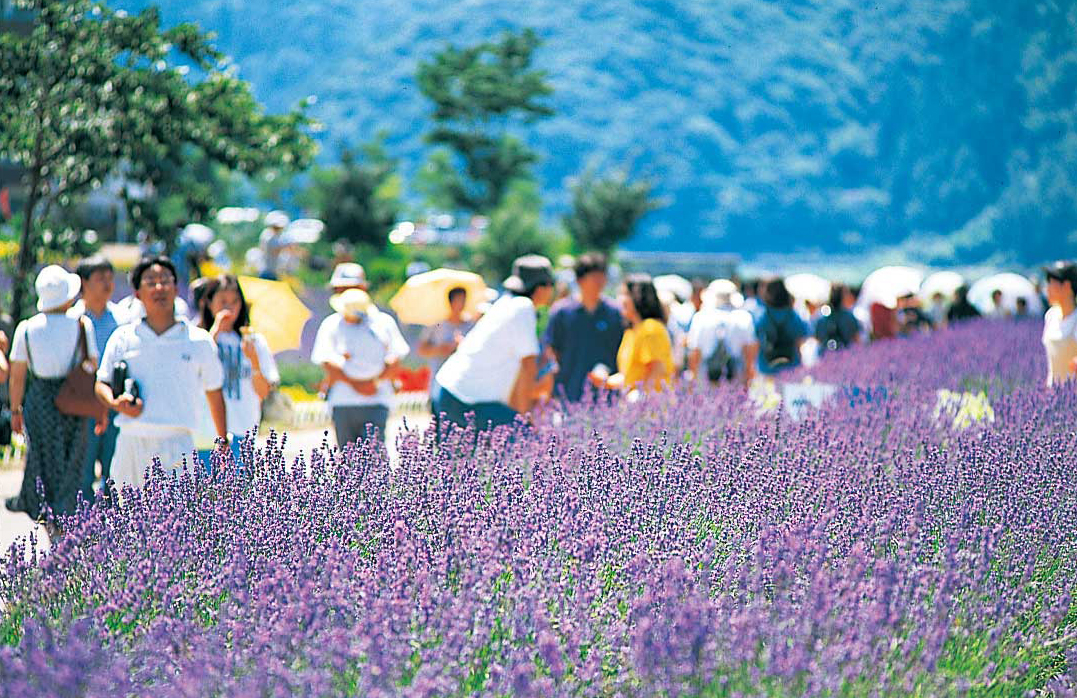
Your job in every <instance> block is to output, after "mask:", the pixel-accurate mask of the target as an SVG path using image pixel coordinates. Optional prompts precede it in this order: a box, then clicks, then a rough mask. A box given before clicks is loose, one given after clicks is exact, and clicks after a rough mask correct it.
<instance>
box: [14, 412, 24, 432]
mask: <svg viewBox="0 0 1077 698" xmlns="http://www.w3.org/2000/svg"><path fill="white" fill-rule="evenodd" d="M22 428H23V427H22V412H12V413H11V431H13V432H15V433H16V434H21V433H22Z"/></svg>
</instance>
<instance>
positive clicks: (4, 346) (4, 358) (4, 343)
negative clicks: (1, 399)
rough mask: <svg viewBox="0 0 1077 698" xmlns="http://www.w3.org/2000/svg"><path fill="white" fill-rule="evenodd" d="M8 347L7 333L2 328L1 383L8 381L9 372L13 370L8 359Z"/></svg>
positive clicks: (0, 343) (0, 331)
mask: <svg viewBox="0 0 1077 698" xmlns="http://www.w3.org/2000/svg"><path fill="white" fill-rule="evenodd" d="M7 348H8V345H7V335H6V334H4V332H3V330H0V383H5V382H7V376H8V372H9V371H10V370H11V365H10V364H8V361H7Z"/></svg>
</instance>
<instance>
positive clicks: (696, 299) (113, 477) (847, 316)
mask: <svg viewBox="0 0 1077 698" xmlns="http://www.w3.org/2000/svg"><path fill="white" fill-rule="evenodd" d="M275 222H276V223H280V222H281V221H275ZM271 237H272V236H271ZM269 242H270V243H272V241H271V240H270V241H269ZM270 247H272V244H270ZM272 258H273V256H272V254H267V255H266V260H267V261H269V264H270V266H269V267H267V268H266V269H264V270H263V271H264V274H263V276H271V275H272V274H273V269H272V268H271V267H272V262H271V260H272ZM420 271H422V270H420ZM442 271H446V272H448V271H450V270H442ZM427 273H429V274H434V275H436V273H437V271H436V270H435V271H430V272H427ZM460 274H466V273H463V272H461V273H460ZM114 276H115V272H114V270H113V268H112V265H111V264H110V263H109V262H108V261H106V260H104V259H102V258H90V259H86V260H83V261H82V262H81V263H80V264H79V265H78V267H77V270H76V271H75V272H74V273H71V272H68V271H67V270H65V269H64V268H62V267H60V266H57V265H50V266H47V267H45V268H44V269H42V270H41V272H40V273H39V274H38V276H37V279H36V282H35V287H36V291H37V298H38V301H37V309H38V311H39V312H38V314H36V315H34V316H33V317H31V318H29V319H27V320H25V321H23V322H21V323H19V325H18V326H17V327H16V328H15V329H14V332H13V335H12V338H11V345H10V356H9V359H8V357H7V356H6V355H7V354H8V351H7V350H8V348H9V347H8V337H7V335H6V334H5V333H4V332H2V331H0V349H2V350H3V351H0V383H3V384H5V385H6V387H7V390H8V395H7V400H8V402H9V404H10V421H11V427H12V430H13V431H15V432H18V433H23V434H25V436H26V438H27V443H28V448H27V456H26V471H25V476H24V481H23V485H22V489H21V491H20V493H19V495H18V496H16V497H14V498H12V499H10V500H8V501H7V502H6V504H7V506H8V508H9V509H12V510H17V511H25V512H27V513H28V514H30V515H31V516H33V517H39V516H42V515H43V513H44V512H46V511H52V512H54V513H65V512H70V511H72V510H73V508H74V507H75V504H76V501H77V499H78V496H79V493H81V495H82V497H83V498H84V499H86V500H93V499H94V498H96V497H100V496H102V494H104V495H105V496H108V495H109V493H110V492H112V491H113V490H111V489H110V488H109V486H108V484H107V483H109V482H110V481H111V482H112V483H114V484H115V485H123V484H130V485H133V486H136V487H137V486H139V485H141V484H142V483H143V482H144V479H145V475H146V470H147V467H148V466H149V465H150V464H151V463H152V462H154V461H157V462H159V463H160V464H161V465H162V466H164V467H166V468H171V467H175V466H176V465H177V464H179V463H180V462H181V461H182V460H183V459H184V457H186V456H189V455H190V454H191V453H193V452H196V451H197V452H198V454H199V456H200V457H201V460H202V462H203V463H205V464H206V467H210V464H211V463H213V462H214V461H215V460H216V457H215V456H214V454H213V451H214V450H217V451H219V452H220V454H221V455H220V456H219V457H225V456H226V451H227V450H231V451H232V453H233V454H234V455H235V456H236V458H237V460H238V457H239V454H240V452H241V450H242V444H243V442H244V440H245V439H246V438H248V435H249V434H250V432H251V431H252V430H254V429H255V428H256V427H257V426H258V424H259V422H260V420H261V417H262V407H263V401H265V400H266V398H267V396H269V395H270V393H271V392H272V391H273V390H274V388H275V387H276V386H277V385H278V384H279V382H280V374H279V371H278V367H277V364H276V360H275V358H274V354H273V352H272V351H271V350H270V348H269V345H268V344H267V341H266V339H265V337H264V336H263V335H262V334H261V333H260V332H258V331H256V330H255V329H254V328H252V327H251V309H250V306H249V304H248V303H247V300H246V297H245V295H244V289H243V284H242V283H241V282H240V280H239V279H238V278H237V277H236V276H233V275H231V274H217V275H214V276H209V277H202V278H198V279H196V280H195V281H194V282H193V283H191V285H190V288H189V296H188V298H186V299H185V298H184V294H183V292H182V287H183V282H184V281H185V278H184V275H183V272H182V271H180V270H178V269H177V267H176V264H175V261H174V260H173V259H170V258H168V257H163V256H157V257H147V258H144V259H142V260H141V261H140V262H139V263H138V264H137V265H136V266H135V267H134V269H133V270H132V271H131V274H130V282H131V286H132V288H133V293H132V294H131V295H130V296H129V297H127V298H123V299H119V300H117V301H113V295H114V293H115V278H114ZM470 276H471V277H475V275H470ZM448 278H449V279H450V280H451V279H452V278H455V277H451V276H450V277H448ZM475 278H476V279H478V277H475ZM790 279H791V277H790ZM566 281H567V283H566ZM820 281H821V280H820ZM823 285H825V291H820V290H819V289H820V288H823ZM329 286H330V288H331V291H332V295H331V298H330V306H331V309H332V311H333V312H332V314H330V315H329V316H328V317H326V318H325V319H324V320H322V321H321V324H320V326H319V327H318V329H317V334H316V337H315V340H314V344H313V349H312V351H311V355H310V360H311V362H313V363H314V364H315V365H317V366H319V367H320V368H321V369H322V372H323V375H324V380H323V381H322V384H321V386H320V389H321V392H322V394H323V395H324V397H325V400H326V402H327V403H328V407H329V410H330V414H331V418H332V423H333V429H334V432H335V435H336V440H337V443H338V444H340V445H345V444H348V443H351V442H355V441H356V440H357V439H361V438H364V437H378V438H381V439H384V435H385V433H386V429H387V425H388V419H389V416H390V410H391V407H392V404H393V397H394V390H395V387H394V386H395V381H396V380H397V379H398V378H399V376H400V374H401V372H402V370H403V369H402V365H403V364H402V362H403V361H404V360H405V358H406V357H407V356H408V355H409V354H410V353H411V351H412V347H411V346H410V345H409V342H408V341H407V340H406V339H405V333H403V332H402V331H401V327H400V324H399V323H398V321H397V319H396V317H395V316H394V314H393V313H392V312H389V311H386V310H382V309H380V308H379V307H378V306H377V305H376V304H375V303H374V301H373V299H372V297H371V295H370V293H369V288H368V284H367V279H366V274H365V270H364V268H363V267H362V265H360V264H358V263H356V262H355V261H341V262H340V263H338V264H337V265H336V267H335V268H334V270H333V273H332V277H331V279H330V281H329ZM790 286H792V290H791V288H790ZM610 287H611V270H610V268H609V265H608V261H607V259H606V257H605V256H604V255H602V254H600V253H596V252H591V253H586V254H582V255H580V256H579V257H578V258H576V259H575V260H574V268H573V270H572V273H571V278H570V279H567V280H566V279H564V278H563V277H561V279H560V281H559V275H558V274H557V273H556V272H555V269H554V267H553V265H552V264H551V262H550V260H548V259H546V258H545V257H541V256H537V255H527V256H524V257H520V258H519V259H517V260H515V262H514V263H513V267H512V273H511V275H510V276H509V277H508V278H507V279H505V280H504V281H503V282H502V284H501V289H502V290H501V292H500V293H494V294H493V295H491V296H490V297H489V298H488V297H486V293H485V291H486V290H485V287H484V286H483V285H482V284H481V279H480V280H479V287H478V288H479V289H481V290H479V291H476V290H475V288H474V287H473V288H472V289H471V290H469V288H468V287H467V286H466V284H464V283H461V285H453V284H452V283H448V284H446V285H443V287H439V288H442V290H441V291H439V292H438V293H439V294H441V295H440V296H439V297H435V298H429V299H427V300H423V301H412V302H419V303H424V304H429V305H430V306H431V307H430V308H425V310H429V311H430V312H429V313H426V314H425V316H426V317H430V318H433V319H434V320H433V321H431V322H428V323H425V326H424V327H423V328H422V331H421V333H420V334H419V335H418V340H417V343H416V352H415V353H416V354H417V355H418V356H419V357H420V358H421V359H423V360H425V361H427V362H429V363H430V366H431V368H432V376H433V377H432V381H431V384H430V399H431V405H432V410H433V413H434V416H435V419H436V420H437V421H438V423H439V425H440V424H442V423H454V424H459V425H466V424H468V423H470V422H474V424H475V425H476V426H478V427H479V428H486V427H489V426H497V425H501V424H508V423H511V422H513V421H514V420H515V419H516V418H517V416H519V415H522V414H526V413H528V412H529V411H531V410H532V409H534V408H535V407H536V406H537V405H540V404H543V403H545V402H546V401H549V400H551V399H552V400H565V401H570V402H577V401H581V400H591V399H615V397H616V396H617V395H618V394H622V395H623V396H624V397H625V398H626V399H628V400H633V399H634V398H635V397H637V396H639V395H641V394H643V393H646V392H650V391H665V390H668V389H670V388H671V387H672V386H673V385H674V384H677V383H680V382H698V383H700V384H706V383H720V382H733V383H739V384H743V385H747V384H748V383H750V382H751V381H752V380H753V379H754V378H756V377H757V376H775V375H777V374H781V373H783V372H785V371H789V370H791V369H795V368H797V367H798V366H801V365H803V364H805V363H812V362H814V361H816V360H818V358H819V357H820V356H822V355H825V354H828V353H832V352H840V351H842V350H843V349H845V348H847V347H850V346H852V345H856V344H861V343H866V342H871V341H884V340H888V339H892V338H895V337H900V336H904V335H909V334H913V333H922V332H931V331H934V330H936V329H938V328H941V327H944V326H946V325H950V324H953V323H959V322H963V321H966V320H969V319H972V318H976V317H979V316H980V315H981V310H980V309H977V307H976V305H975V304H974V303H972V302H970V299H969V289H968V287H966V286H958V287H956V288H954V289H953V290H952V292H951V293H949V294H947V293H945V292H933V293H931V294H930V296H929V297H928V298H927V299H926V303H925V302H924V300H925V299H923V298H922V296H921V294H920V293H917V292H916V291H914V290H912V289H910V288H906V289H905V290H902V291H900V292H896V293H894V294H892V297H890V298H877V297H874V296H871V295H870V294H869V293H868V289H866V288H863V289H862V288H855V287H850V286H847V285H844V284H840V283H826V282H825V281H823V282H822V284H819V283H815V285H814V287H813V289H814V290H812V291H811V292H807V291H805V292H802V295H804V297H798V296H797V291H796V289H797V288H807V287H806V286H804V284H803V283H802V282H798V283H797V284H787V281H786V280H785V279H782V278H770V279H763V280H754V281H742V282H735V281H733V280H730V279H714V280H701V279H697V280H695V281H693V282H690V283H689V282H687V281H685V285H681V286H676V285H672V286H671V285H670V284H668V283H663V280H662V278H661V277H659V279H654V278H652V277H651V276H649V275H647V274H628V275H626V276H624V277H623V278H619V279H618V281H617V283H616V285H615V288H616V294H615V295H607V293H608V291H609V290H610ZM1041 288H1042V290H1043V292H1044V293H1043V296H1042V297H1040V296H1039V295H1038V293H1039V290H1037V291H1036V294H1037V295H1035V296H1032V297H1023V296H1022V297H1018V298H1016V299H1010V301H1012V303H1011V302H1009V301H1005V299H1004V298H1003V293H1002V291H1001V290H999V291H998V292H996V293H992V294H991V303H992V305H991V307H990V308H989V311H990V312H989V313H987V314H989V315H994V316H997V317H999V318H1003V317H1010V318H1014V319H1015V320H1020V319H1022V318H1025V317H1032V316H1033V313H1032V308H1033V307H1035V308H1037V309H1039V308H1044V307H1046V308H1047V311H1046V314H1045V315H1044V330H1043V342H1044V347H1045V351H1046V353H1047V359H1048V361H1047V363H1048V367H1049V369H1048V376H1047V382H1048V384H1052V385H1053V384H1057V383H1059V382H1062V381H1065V380H1069V379H1071V378H1073V377H1074V375H1075V374H1077V312H1075V310H1077V302H1075V296H1074V290H1075V289H1077V266H1075V265H1074V264H1072V263H1069V262H1057V263H1055V264H1053V265H1050V266H1049V267H1046V268H1045V269H1044V273H1043V284H1042V286H1041ZM476 293H481V294H482V295H483V298H481V299H477V298H475V297H474V295H475V294H476ZM873 293H874V291H873ZM480 300H481V301H482V302H476V301H480ZM80 371H81V372H82V373H85V374H89V375H91V376H92V378H91V379H90V381H89V385H90V388H89V391H90V395H89V396H88V397H87V396H85V395H83V396H82V398H83V403H81V404H84V405H85V409H84V410H81V411H80V409H73V408H72V407H71V406H70V405H71V404H73V403H71V402H70V398H71V397H72V394H73V393H72V391H74V392H75V393H77V392H78V390H77V388H78V386H77V385H76V383H80V381H78V380H77V378H78V376H77V375H76V374H78V373H79V372H80ZM76 397H78V396H77V395H76ZM87 400H88V401H89V402H88V404H87V402H86V401H87ZM76 402H77V401H76ZM95 406H96V411H95ZM39 481H40V486H39ZM98 483H100V484H98Z"/></svg>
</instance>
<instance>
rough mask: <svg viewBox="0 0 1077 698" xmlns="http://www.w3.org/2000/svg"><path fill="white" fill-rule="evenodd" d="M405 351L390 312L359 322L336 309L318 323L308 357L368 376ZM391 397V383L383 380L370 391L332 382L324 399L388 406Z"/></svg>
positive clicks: (362, 377)
mask: <svg viewBox="0 0 1077 698" xmlns="http://www.w3.org/2000/svg"><path fill="white" fill-rule="evenodd" d="M409 351H411V348H410V347H409V346H408V342H407V340H406V339H404V335H402V334H400V328H399V327H397V325H396V320H394V319H393V317H392V316H391V315H389V314H387V313H383V312H380V311H375V312H372V313H370V314H368V315H367V316H366V318H364V319H363V320H362V321H360V322H345V320H344V317H343V316H342V315H341V314H340V313H333V314H332V315H330V316H329V317H327V318H326V319H324V320H322V324H321V326H319V327H318V334H317V336H315V338H314V349H313V350H312V351H311V352H310V360H311V361H312V362H313V363H315V364H318V365H321V364H325V363H330V364H335V365H337V366H340V367H341V368H342V369H343V370H344V375H346V376H347V377H348V378H354V379H356V380H370V379H371V378H377V377H378V376H379V375H381V372H382V371H384V370H385V364H387V363H391V362H393V361H395V360H397V359H400V358H403V357H405V356H407V354H408V352H409ZM392 399H393V386H392V384H391V383H390V382H389V381H387V380H383V381H379V382H378V392H377V393H376V394H374V395H360V394H359V393H357V392H356V391H355V390H354V389H353V388H352V387H351V386H350V385H348V384H346V383H336V384H334V385H333V387H332V388H330V389H329V400H328V402H329V406H330V407H345V406H348V407H352V406H354V407H369V406H372V405H382V406H385V407H388V406H389V405H390V403H391V401H392Z"/></svg>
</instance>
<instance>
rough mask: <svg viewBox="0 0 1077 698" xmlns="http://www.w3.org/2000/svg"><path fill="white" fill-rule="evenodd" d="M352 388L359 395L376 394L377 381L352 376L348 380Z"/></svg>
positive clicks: (368, 395)
mask: <svg viewBox="0 0 1077 698" xmlns="http://www.w3.org/2000/svg"><path fill="white" fill-rule="evenodd" d="M348 383H349V384H350V385H351V387H352V390H354V391H355V392H357V393H359V394H360V395H363V396H366V397H370V396H372V395H377V394H378V382H377V381H376V380H373V379H366V380H360V379H358V378H352V379H350V380H349V381H348Z"/></svg>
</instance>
